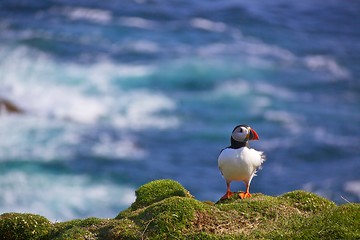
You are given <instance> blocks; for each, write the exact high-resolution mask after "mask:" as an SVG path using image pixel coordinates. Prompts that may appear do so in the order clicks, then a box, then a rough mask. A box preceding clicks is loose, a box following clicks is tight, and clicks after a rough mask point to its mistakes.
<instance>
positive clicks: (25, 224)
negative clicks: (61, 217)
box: [0, 213, 52, 240]
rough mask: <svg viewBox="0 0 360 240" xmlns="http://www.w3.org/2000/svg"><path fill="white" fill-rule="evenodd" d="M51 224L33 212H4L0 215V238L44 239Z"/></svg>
mask: <svg viewBox="0 0 360 240" xmlns="http://www.w3.org/2000/svg"><path fill="white" fill-rule="evenodd" d="M51 228H52V224H51V223H50V222H49V220H47V219H46V218H44V217H42V216H39V215H34V214H21V213H5V214H2V215H0V239H1V240H21V239H24V240H32V239H46V238H47V235H48V234H49V232H50V231H51Z"/></svg>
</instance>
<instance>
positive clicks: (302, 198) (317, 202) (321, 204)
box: [279, 190, 336, 213]
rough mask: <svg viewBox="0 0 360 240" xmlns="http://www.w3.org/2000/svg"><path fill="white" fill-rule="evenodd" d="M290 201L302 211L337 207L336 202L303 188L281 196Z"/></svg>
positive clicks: (314, 211) (316, 210)
mask: <svg viewBox="0 0 360 240" xmlns="http://www.w3.org/2000/svg"><path fill="white" fill-rule="evenodd" d="M279 198H280V199H285V200H288V201H290V203H291V204H292V205H293V206H294V207H296V208H297V209H299V210H301V211H306V212H313V213H316V212H319V211H323V210H326V209H329V208H332V207H335V206H336V205H335V203H334V202H332V201H330V200H327V199H325V198H322V197H320V196H318V195H316V194H314V193H310V192H305V191H301V190H297V191H293V192H289V193H285V194H283V195H281V196H280V197H279Z"/></svg>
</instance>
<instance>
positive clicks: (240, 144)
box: [218, 124, 265, 200]
mask: <svg viewBox="0 0 360 240" xmlns="http://www.w3.org/2000/svg"><path fill="white" fill-rule="evenodd" d="M251 140H259V135H258V134H257V132H256V131H255V130H254V129H252V128H251V127H250V126H248V125H244V124H241V125H237V126H236V127H235V128H234V130H233V131H232V133H231V145H230V146H229V147H226V148H224V149H223V150H221V152H220V155H219V157H218V166H219V169H220V172H221V174H222V175H223V177H224V179H225V181H226V186H227V189H226V193H225V195H224V196H223V197H221V199H220V200H224V199H228V198H230V197H232V196H233V194H234V193H233V192H231V190H230V183H231V182H232V181H243V182H244V183H245V185H246V191H245V192H241V193H239V197H240V198H242V199H243V198H249V197H251V194H250V183H251V180H252V178H253V177H254V176H255V175H256V171H257V170H258V169H260V168H261V165H262V164H263V162H264V161H265V154H264V153H263V152H261V151H257V150H255V149H253V148H250V146H249V141H251Z"/></svg>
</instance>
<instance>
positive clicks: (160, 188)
mask: <svg viewBox="0 0 360 240" xmlns="http://www.w3.org/2000/svg"><path fill="white" fill-rule="evenodd" d="M135 194H136V201H135V202H134V203H133V204H132V205H131V209H132V210H136V209H138V208H142V207H145V206H148V205H150V204H152V203H155V202H159V201H161V200H163V199H165V198H168V197H172V196H180V197H191V195H190V193H189V191H187V190H186V189H185V188H184V187H183V186H182V185H181V184H180V183H178V182H176V181H173V180H169V179H162V180H156V181H153V182H149V183H147V184H145V185H143V186H141V187H140V188H139V189H138V190H136V192H135Z"/></svg>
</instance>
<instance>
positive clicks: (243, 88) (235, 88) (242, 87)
mask: <svg viewBox="0 0 360 240" xmlns="http://www.w3.org/2000/svg"><path fill="white" fill-rule="evenodd" d="M250 89H251V88H250V85H249V84H248V83H247V81H246V80H231V81H226V82H224V83H222V84H220V85H219V86H217V88H216V89H215V92H216V93H217V94H221V95H223V94H226V95H230V96H240V95H244V94H247V93H248V92H249V91H250Z"/></svg>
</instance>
